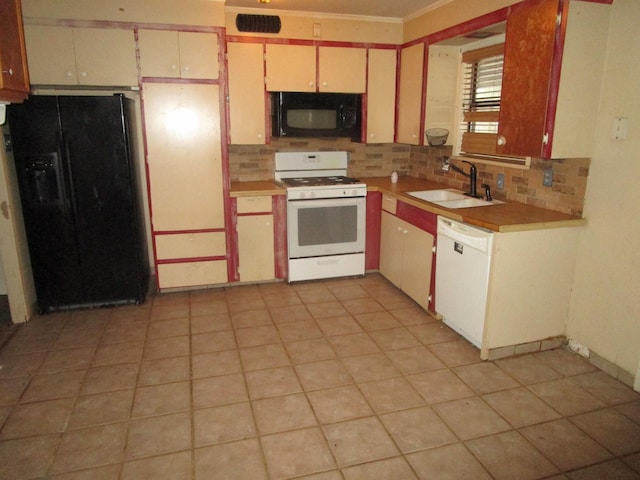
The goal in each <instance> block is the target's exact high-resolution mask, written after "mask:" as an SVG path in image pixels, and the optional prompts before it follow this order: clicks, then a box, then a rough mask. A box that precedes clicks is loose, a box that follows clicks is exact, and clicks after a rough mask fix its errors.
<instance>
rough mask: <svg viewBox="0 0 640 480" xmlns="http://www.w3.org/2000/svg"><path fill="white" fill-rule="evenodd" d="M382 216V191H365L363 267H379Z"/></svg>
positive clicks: (368, 268)
mask: <svg viewBox="0 0 640 480" xmlns="http://www.w3.org/2000/svg"><path fill="white" fill-rule="evenodd" d="M381 218H382V193H380V192H368V193H367V235H366V246H365V248H366V250H365V269H366V270H378V269H379V268H380V224H381V221H382V220H381Z"/></svg>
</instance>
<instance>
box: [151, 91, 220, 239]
mask: <svg viewBox="0 0 640 480" xmlns="http://www.w3.org/2000/svg"><path fill="white" fill-rule="evenodd" d="M218 88H219V87H218V86H217V85H205V84H168V83H148V84H144V85H143V99H144V112H145V125H146V140H147V163H148V168H149V180H150V191H151V210H152V212H153V213H152V225H153V229H154V230H155V231H167V230H198V229H215V228H224V226H225V224H224V204H223V191H222V160H221V157H222V154H221V142H220V108H219V96H218Z"/></svg>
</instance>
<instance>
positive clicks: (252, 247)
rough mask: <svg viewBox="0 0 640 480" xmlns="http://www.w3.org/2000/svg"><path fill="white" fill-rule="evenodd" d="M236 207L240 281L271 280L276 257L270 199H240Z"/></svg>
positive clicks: (264, 197)
mask: <svg viewBox="0 0 640 480" xmlns="http://www.w3.org/2000/svg"><path fill="white" fill-rule="evenodd" d="M237 205H238V207H237V209H238V217H237V218H238V219H237V222H238V223H237V231H238V264H239V265H238V270H239V274H240V281H241V282H257V281H263V280H273V279H274V278H275V254H274V229H273V209H272V200H271V197H270V196H257V197H239V198H238V203H237Z"/></svg>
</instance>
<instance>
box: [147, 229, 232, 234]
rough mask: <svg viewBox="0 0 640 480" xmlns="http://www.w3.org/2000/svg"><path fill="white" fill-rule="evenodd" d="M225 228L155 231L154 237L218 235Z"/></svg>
mask: <svg viewBox="0 0 640 480" xmlns="http://www.w3.org/2000/svg"><path fill="white" fill-rule="evenodd" d="M225 230H226V229H225V228H198V229H194V230H157V231H154V232H153V234H154V235H183V234H189V233H219V232H224V231H225Z"/></svg>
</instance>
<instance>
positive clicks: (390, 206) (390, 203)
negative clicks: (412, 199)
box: [382, 194, 398, 215]
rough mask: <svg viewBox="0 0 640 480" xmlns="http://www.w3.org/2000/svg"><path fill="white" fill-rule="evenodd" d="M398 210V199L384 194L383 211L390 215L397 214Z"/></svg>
mask: <svg viewBox="0 0 640 480" xmlns="http://www.w3.org/2000/svg"><path fill="white" fill-rule="evenodd" d="M397 208H398V199H397V198H395V197H392V196H390V195H386V194H383V195H382V209H383V210H386V211H387V212H389V213H393V214H394V215H395V214H396V209H397Z"/></svg>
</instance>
